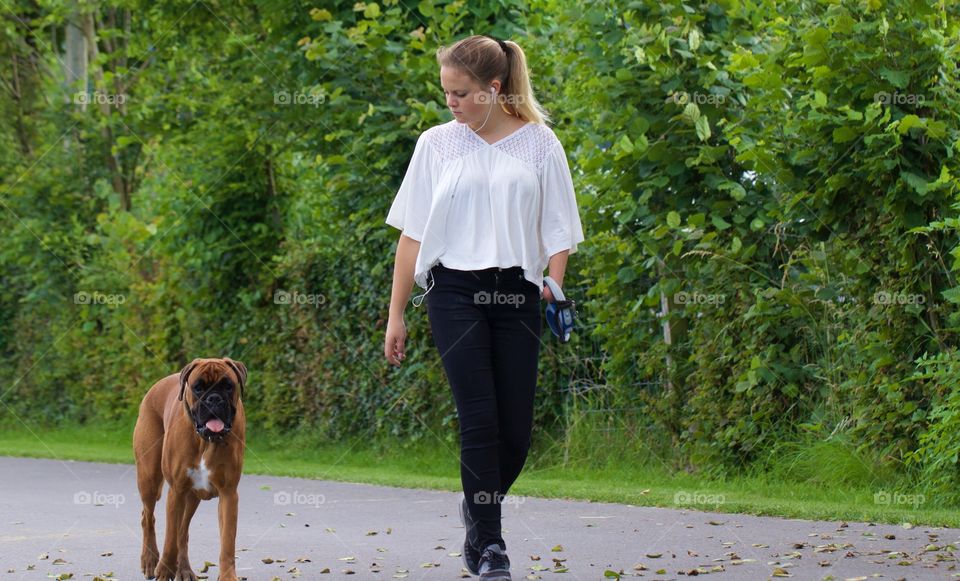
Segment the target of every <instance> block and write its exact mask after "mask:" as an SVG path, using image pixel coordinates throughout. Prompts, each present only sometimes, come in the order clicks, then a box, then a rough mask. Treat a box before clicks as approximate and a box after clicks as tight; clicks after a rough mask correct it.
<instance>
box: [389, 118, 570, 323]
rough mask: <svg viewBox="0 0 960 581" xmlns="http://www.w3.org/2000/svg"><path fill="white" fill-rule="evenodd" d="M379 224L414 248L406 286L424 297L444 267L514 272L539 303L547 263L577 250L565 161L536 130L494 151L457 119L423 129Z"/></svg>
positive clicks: (549, 135) (553, 139)
mask: <svg viewBox="0 0 960 581" xmlns="http://www.w3.org/2000/svg"><path fill="white" fill-rule="evenodd" d="M386 223H387V224H389V225H391V226H394V227H395V228H398V229H400V230H401V231H403V233H404V234H405V235H407V236H408V237H410V238H412V239H414V240H417V241H418V242H420V252H419V254H418V255H417V263H416V267H415V269H414V281H415V282H416V283H417V284H418V285H419V286H420V287H422V288H424V289H427V290H428V291H429V289H428V288H427V277H428V274H429V271H430V269H431V268H433V266H434V265H435V264H436V263H437V262H439V261H442V262H443V264H444V266H446V267H449V268H452V269H455V270H479V269H483V268H491V267H500V268H509V267H511V266H521V267H523V272H524V278H526V279H527V280H529V281H530V282H532V283H533V284H535V285H536V286H537V288H538V289H540V293H541V295H542V294H543V271H544V269H545V268H546V267H547V265H548V263H549V259H550V257H551V256H553V255H554V254H556V253H558V252H561V251H563V250H569V251H570V254H573V253H574V252H576V251H577V245H578V244H579V243H580V242H583V228H582V226H581V224H580V215H579V214H578V212H577V200H576V197H575V196H574V191H573V180H572V179H571V176H570V168H569V166H568V165H567V157H566V153H565V152H564V150H563V146H562V145H561V143H560V140H559V139H557V136H556V135H554V133H553V130H551V129H550V128H549V127H547V126H546V125H542V124H538V123H527V124H526V125H524V126H523V127H521V128H520V129H517V130H516V131H514V132H513V133H511V134H510V135H508V136H506V137H504V138H503V139H501V140H499V141H497V142H495V143H493V144H490V143H487V142H486V141H485V140H484V139H483V138H481V137H480V136H479V135H477V134H476V133H474V132H473V130H472V129H470V127H469V126H468V125H467V124H465V123H460V122H459V121H457V120H453V121H450V122H448V123H444V124H441V125H436V126H434V127H431V128H429V129H427V130H426V131H424V132H423V133H422V134H421V135H420V137H419V139H418V140H417V145H416V147H415V148H414V151H413V158H412V159H411V160H410V165H409V166H408V167H407V172H406V175H405V176H404V178H403V182H402V183H401V184H400V189H399V190H398V191H397V195H396V198H395V199H394V201H393V205H392V206H391V207H390V212H389V214H388V215H387V220H386ZM414 304H415V305H416V302H415V303H414Z"/></svg>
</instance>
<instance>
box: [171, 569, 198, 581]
mask: <svg viewBox="0 0 960 581" xmlns="http://www.w3.org/2000/svg"><path fill="white" fill-rule="evenodd" d="M175 581H197V575H196V574H195V573H194V572H193V569H191V568H190V565H186V566H184V565H181V566H180V567H179V568H177V577H176V579H175Z"/></svg>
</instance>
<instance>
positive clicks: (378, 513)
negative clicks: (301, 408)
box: [0, 458, 960, 581]
mask: <svg viewBox="0 0 960 581" xmlns="http://www.w3.org/2000/svg"><path fill="white" fill-rule="evenodd" d="M690 495H691V498H690V499H688V500H690V501H696V500H697V498H696V492H691V493H690ZM705 500H709V499H705ZM458 501H459V495H458V494H454V493H450V492H438V491H431V490H417V489H406V488H392V487H385V486H371V485H366V484H351V483H344V482H331V481H323V480H306V479H298V478H280V477H274V476H256V475H245V476H244V477H243V479H242V480H241V484H240V516H239V527H238V528H239V530H238V534H237V569H238V574H239V575H241V576H243V577H245V578H246V579H249V580H261V579H263V580H268V581H269V580H273V579H281V580H287V579H291V580H292V579H310V580H312V579H350V580H354V581H356V580H367V579H374V580H375V579H385V580H386V579H407V580H410V581H415V580H428V579H429V580H434V579H436V580H440V579H444V580H451V579H460V578H469V577H470V576H469V575H468V574H467V573H466V572H465V570H463V569H462V562H461V558H460V550H461V546H462V542H463V533H464V531H463V527H462V526H461V525H460V520H459V516H458V513H457V505H458ZM163 506H164V501H163V500H161V502H160V503H159V504H158V506H157V508H158V510H157V518H158V523H157V525H158V529H157V530H158V537H159V542H160V543H161V546H162V542H163V539H162V533H163V523H164V516H163ZM140 508H141V507H140V499H139V496H138V494H137V489H136V480H135V477H134V467H133V466H132V465H123V464H98V463H89V462H63V461H57V460H37V459H25V458H0V581H7V580H10V581H13V580H16V579H51V578H54V579H55V578H63V579H66V578H72V579H96V578H97V577H100V578H101V579H123V580H128V579H142V578H143V576H142V575H141V573H140V571H139V564H140V543H141V532H140ZM216 514H217V513H216V500H211V501H205V502H203V503H201V505H200V508H199V509H198V511H197V514H196V516H195V517H194V519H193V524H192V526H191V529H190V560H191V564H192V565H193V568H194V570H195V571H197V572H198V573H199V574H201V575H207V576H209V578H210V579H216V576H217V567H216V566H215V565H214V563H216V561H217V556H218V551H219V538H218V531H217V516H216ZM503 514H504V520H503V527H504V538H505V540H506V542H507V549H508V551H507V552H508V555H509V556H510V559H511V563H512V573H513V578H514V579H517V580H519V579H543V580H549V579H556V580H567V581H574V580H587V579H589V580H599V579H610V578H616V577H611V576H606V577H605V575H610V574H609V573H607V571H613V572H616V573H618V574H622V576H623V578H627V579H631V578H636V577H640V578H643V579H686V578H687V577H690V576H700V575H707V576H708V577H709V578H711V579H713V578H717V579H744V580H751V581H753V580H757V579H778V578H786V577H792V578H794V579H803V580H807V579H810V580H815V579H816V580H821V579H834V580H844V579H862V580H866V579H911V580H912V579H954V578H957V577H960V572H958V570H957V568H956V560H955V558H954V556H953V553H954V550H953V547H954V546H960V544H958V541H960V529H944V528H932V527H922V526H917V527H912V528H905V527H904V526H897V525H878V524H871V523H857V522H850V523H844V522H826V521H824V522H819V521H807V520H795V519H781V518H770V517H757V516H750V515H731V514H721V513H711V512H702V511H697V510H680V509H665V508H649V507H638V506H629V505H620V504H608V503H593V502H581V501H568V500H548V499H540V498H530V497H507V498H506V499H505V504H504V506H503ZM205 562H211V566H210V567H209V568H208V569H207V571H206V573H202V572H201V570H202V569H203V568H204V563H205ZM67 575H72V577H67Z"/></svg>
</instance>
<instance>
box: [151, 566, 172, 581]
mask: <svg viewBox="0 0 960 581" xmlns="http://www.w3.org/2000/svg"><path fill="white" fill-rule="evenodd" d="M153 576H154V578H155V579H156V580H157V581H176V571H175V570H174V568H173V566H171V565H169V564H167V563H166V562H164V561H160V562H159V563H157V568H156V569H155V570H154V573H153Z"/></svg>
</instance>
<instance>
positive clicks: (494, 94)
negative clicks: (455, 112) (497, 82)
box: [473, 91, 497, 133]
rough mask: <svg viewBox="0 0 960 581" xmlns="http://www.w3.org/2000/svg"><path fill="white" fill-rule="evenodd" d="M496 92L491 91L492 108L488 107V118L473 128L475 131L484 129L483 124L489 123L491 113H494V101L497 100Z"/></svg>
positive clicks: (478, 131)
mask: <svg viewBox="0 0 960 581" xmlns="http://www.w3.org/2000/svg"><path fill="white" fill-rule="evenodd" d="M496 95H497V94H496V93H495V92H494V91H490V108H489V109H487V118H486V119H484V120H483V125H481V126H480V127H478V128H477V129H475V130H473V132H474V133H480V130H481V129H483V126H484V125H486V124H487V120H488V119H490V114H491V113H493V102H494V101H495V100H496Z"/></svg>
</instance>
